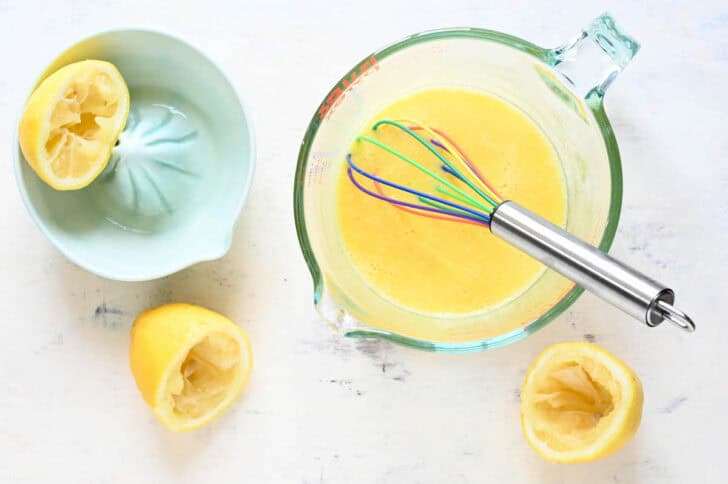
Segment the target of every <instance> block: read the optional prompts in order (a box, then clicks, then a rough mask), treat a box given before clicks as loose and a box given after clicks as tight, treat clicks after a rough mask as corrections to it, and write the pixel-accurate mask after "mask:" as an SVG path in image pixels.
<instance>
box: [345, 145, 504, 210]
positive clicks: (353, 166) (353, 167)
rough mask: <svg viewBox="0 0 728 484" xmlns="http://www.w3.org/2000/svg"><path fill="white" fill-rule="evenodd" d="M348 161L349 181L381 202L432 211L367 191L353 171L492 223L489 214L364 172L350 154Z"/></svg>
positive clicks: (347, 156) (347, 157)
mask: <svg viewBox="0 0 728 484" xmlns="http://www.w3.org/2000/svg"><path fill="white" fill-rule="evenodd" d="M346 161H347V163H348V164H349V170H348V175H349V179H350V180H351V181H352V182H353V183H354V185H355V186H356V187H357V188H358V189H359V190H361V191H363V192H365V193H366V194H367V195H371V196H374V197H375V198H378V199H380V200H385V201H389V202H390V203H395V204H396V205H402V206H406V207H410V208H416V209H421V210H427V211H431V210H430V209H429V207H423V206H421V205H417V204H411V203H409V202H403V201H401V200H397V199H394V198H391V197H386V196H384V197H382V196H380V195H378V194H376V193H374V192H372V191H371V190H367V189H365V188H364V187H363V186H362V185H361V184H360V183H359V182H357V181H356V178H355V177H354V174H353V172H352V170H353V171H355V172H357V173H358V174H360V175H362V176H363V177H365V178H368V179H370V180H372V181H374V182H377V183H380V184H382V185H385V186H388V187H390V188H394V189H395V190H399V191H402V192H406V193H409V194H411V195H415V196H416V197H422V198H424V199H426V200H429V201H433V202H436V203H440V204H442V205H445V206H447V207H450V208H451V209H455V210H457V211H459V212H465V213H467V217H468V219H475V220H477V221H480V222H485V223H488V222H490V216H489V215H488V214H484V213H481V212H478V211H476V210H472V209H470V208H468V207H465V206H462V205H458V204H457V203H453V202H450V201H448V200H445V199H443V198H440V197H435V196H433V195H428V194H427V193H423V192H420V191H418V190H414V189H412V188H409V187H405V186H402V185H399V184H397V183H394V182H391V181H388V180H385V179H383V178H380V177H378V176H376V175H374V174H371V173H368V172H366V171H364V170H362V169H361V168H359V167H358V166H357V165H356V164H354V162H353V161H352V159H351V153H348V154H347V155H346ZM438 213H445V214H448V215H453V216H460V217H462V216H465V215H462V214H460V213H452V212H446V211H444V210H441V209H438Z"/></svg>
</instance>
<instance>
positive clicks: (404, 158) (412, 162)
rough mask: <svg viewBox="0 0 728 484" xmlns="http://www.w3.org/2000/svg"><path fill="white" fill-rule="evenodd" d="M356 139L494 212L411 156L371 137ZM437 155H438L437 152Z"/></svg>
mask: <svg viewBox="0 0 728 484" xmlns="http://www.w3.org/2000/svg"><path fill="white" fill-rule="evenodd" d="M418 138H419V136H418ZM356 139H357V140H358V141H366V142H367V143H371V144H373V145H375V146H378V147H379V148H382V149H383V150H385V151H387V152H389V153H391V154H393V155H394V156H396V157H397V158H399V159H400V160H402V161H406V162H407V163H409V164H410V165H412V166H414V167H415V168H417V169H418V170H420V171H422V172H423V173H425V174H427V175H428V176H430V177H431V178H434V179H435V180H437V181H439V182H440V183H442V184H444V185H446V186H447V187H448V188H450V189H452V190H454V191H455V192H457V193H459V194H460V195H462V196H463V197H465V198H467V199H468V200H469V201H470V203H471V204H472V205H474V206H475V207H477V208H479V209H480V210H483V211H485V212H486V213H490V212H491V211H492V210H493V207H488V206H487V205H485V204H483V203H482V202H480V201H479V200H477V199H476V198H474V197H472V196H471V195H469V194H468V193H467V192H465V191H463V190H462V189H460V188H458V187H457V186H455V185H453V184H452V183H450V182H449V181H448V180H446V179H445V178H443V177H441V176H440V175H438V174H437V173H435V172H433V171H432V170H430V169H429V168H427V167H426V166H424V165H422V164H420V163H418V162H417V161H415V160H413V159H412V158H410V157H409V156H407V155H405V154H404V153H401V152H399V151H397V150H395V149H394V148H392V147H391V146H388V145H386V144H384V143H382V142H381V141H379V140H376V139H374V138H371V137H369V136H363V135H360V136H357V137H356ZM420 139H421V138H420ZM423 142H425V141H424V140H423ZM425 143H426V142H425ZM433 150H434V149H433ZM435 153H437V152H436V151H435ZM437 155H438V157H440V158H442V155H440V154H439V153H437ZM448 163H449V162H448ZM356 171H359V170H356ZM360 173H361V174H364V173H365V172H363V171H361V172H360Z"/></svg>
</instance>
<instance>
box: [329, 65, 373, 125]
mask: <svg viewBox="0 0 728 484" xmlns="http://www.w3.org/2000/svg"><path fill="white" fill-rule="evenodd" d="M371 69H379V65H378V64H377V59H375V58H374V56H372V57H370V58H368V59H367V60H365V61H364V62H362V63H361V64H359V65H358V66H356V67H355V68H354V69H353V70H352V71H351V72H350V73H349V75H348V76H347V77H346V78H344V80H343V81H341V82H340V83H339V84H338V85H337V86H336V87H335V88H334V89H333V90H332V91H331V92H330V93H329V95H328V96H327V97H326V99H325V100H324V102H322V103H321V106H320V107H319V110H318V117H319V121H321V120H322V119H324V118H326V117H328V116H330V115H331V114H332V113H333V112H334V110H335V109H336V106H338V105H339V104H340V103H341V101H342V100H343V99H344V98H345V97H346V94H347V93H348V92H349V91H351V89H352V88H353V87H354V85H355V84H356V83H358V82H359V81H360V80H361V79H362V78H363V77H364V76H366V75H367V74H368V73H369V71H370V70H371Z"/></svg>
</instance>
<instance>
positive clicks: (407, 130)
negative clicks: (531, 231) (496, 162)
mask: <svg viewBox="0 0 728 484" xmlns="http://www.w3.org/2000/svg"><path fill="white" fill-rule="evenodd" d="M383 124H384V125H390V126H394V127H395V128H398V129H400V130H402V131H404V132H405V133H407V134H408V135H410V136H411V137H413V138H414V139H415V140H417V141H418V142H419V143H420V144H421V145H422V146H424V147H425V148H427V149H428V150H429V151H430V152H431V153H432V154H434V155H435V156H437V158H438V159H439V160H440V161H441V162H442V163H444V164H445V165H446V166H447V167H448V168H450V169H451V170H452V171H454V172H457V173H460V171H459V170H458V169H457V168H456V167H455V165H453V164H452V162H451V161H450V160H448V159H447V158H445V157H444V156H443V155H442V154H441V153H440V152H439V151H438V150H437V149H436V148H435V147H433V145H431V144H430V143H428V142H427V141H426V140H425V139H424V138H422V137H421V136H420V135H418V134H417V133H415V132H414V131H412V130H411V129H410V128H408V127H407V126H405V125H403V124H402V123H399V122H397V121H392V120H389V119H382V120H379V121H377V122H376V123H374V125H373V126H372V130H374V131H376V130H377V128H378V127H379V126H381V125H383ZM422 129H424V130H429V128H425V127H423V128H422ZM430 132H431V133H432V134H433V135H435V136H437V134H436V133H434V132H432V131H431V130H430ZM428 134H429V133H428ZM365 138H366V141H369V140H372V138H369V137H366V136H359V137H357V139H365ZM375 144H377V145H378V146H380V147H382V148H385V147H386V148H385V149H387V151H390V153H391V152H392V149H391V148H390V147H389V146H387V145H384V144H383V143H375ZM394 151H396V150H394ZM393 154H394V153H393ZM415 163H416V162H415ZM466 166H467V164H466ZM427 171H428V172H429V173H428V174H429V175H430V176H433V177H435V179H438V181H442V178H441V177H439V175H436V174H434V173H433V172H432V171H430V170H427ZM461 179H462V181H463V182H464V183H465V184H466V185H467V186H468V187H470V189H471V190H473V191H474V192H475V193H477V194H478V195H479V196H480V197H481V198H483V199H484V200H485V201H486V202H488V203H489V204H490V205H491V207H490V208H488V209H486V210H487V211H492V209H493V208H495V207H497V206H498V202H497V201H495V200H493V199H492V198H491V197H490V196H489V195H487V194H486V193H485V192H484V191H483V190H481V189H480V188H479V187H477V186H476V185H475V184H474V183H473V182H472V181H471V180H470V179H469V178H467V177H465V176H463V177H462V178H461ZM445 183H446V184H447V185H448V186H450V188H454V189H455V190H456V191H458V192H459V193H461V194H462V195H464V196H469V195H468V194H466V193H465V192H463V191H462V190H460V189H458V188H456V187H455V186H454V185H452V184H450V183H449V182H445Z"/></svg>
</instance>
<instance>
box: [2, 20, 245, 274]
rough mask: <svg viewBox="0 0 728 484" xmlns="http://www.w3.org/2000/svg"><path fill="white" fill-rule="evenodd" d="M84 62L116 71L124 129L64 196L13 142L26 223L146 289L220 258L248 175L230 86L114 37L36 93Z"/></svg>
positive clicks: (73, 50) (67, 57) (164, 40)
mask: <svg viewBox="0 0 728 484" xmlns="http://www.w3.org/2000/svg"><path fill="white" fill-rule="evenodd" d="M84 59H100V60H106V61H109V62H112V63H113V64H115V65H116V66H117V67H118V69H119V70H120V71H121V73H122V75H123V76H124V79H125V80H126V83H127V84H128V86H129V92H130V95H131V109H130V112H129V118H128V120H127V124H126V128H125V129H124V132H123V133H122V135H121V137H120V138H119V143H118V144H117V146H116V147H115V148H114V150H113V153H112V156H111V159H110V161H109V164H108V166H107V167H106V169H105V170H104V172H103V173H102V174H101V175H100V176H99V177H98V178H97V179H96V180H95V181H94V182H93V183H92V184H91V185H89V186H88V187H86V188H84V189H81V190H77V191H72V192H61V191H56V190H54V189H52V188H51V187H49V186H48V185H46V184H45V183H43V182H42V181H41V180H40V178H38V176H37V175H36V174H35V172H33V170H32V169H31V168H30V166H29V165H28V163H27V162H26V161H25V159H24V158H23V154H22V153H21V151H20V147H19V145H18V143H17V136H16V142H15V144H14V148H13V151H14V164H15V167H14V168H15V175H16V178H17V181H18V186H19V188H20V193H21V195H22V197H23V201H24V202H25V205H26V206H27V208H28V210H29V212H30V214H31V216H32V217H33V220H34V221H35V223H36V224H37V225H38V227H40V229H41V230H42V231H43V233H44V234H45V235H46V236H47V237H48V239H49V240H50V241H51V242H52V243H53V244H54V245H55V246H56V247H57V248H58V249H59V250H60V251H61V252H62V253H63V254H65V255H66V257H68V258H69V259H70V260H72V261H73V262H75V263H76V264H78V265H79V266H81V267H83V268H84V269H86V270H88V271H90V272H93V273H95V274H98V275H100V276H103V277H106V278H109V279H116V280H124V281H141V280H149V279H155V278H158V277H162V276H165V275H168V274H171V273H173V272H176V271H178V270H180V269H183V268H185V267H187V266H190V265H192V264H195V263H197V262H201V261H205V260H212V259H217V258H220V257H222V256H223V255H225V253H226V252H227V251H228V249H229V248H230V245H231V242H232V236H233V230H234V225H235V222H236V220H237V218H238V215H239V213H240V210H241V208H242V206H243V203H244V202H245V198H246V196H247V194H248V191H249V188H250V185H251V182H252V178H253V170H254V164H255V148H254V137H253V128H252V125H251V120H250V118H249V117H248V115H247V113H246V109H245V107H244V105H243V102H242V100H241V98H240V95H239V94H238V92H237V91H236V89H235V88H234V87H233V85H232V83H231V82H230V80H229V79H228V78H227V77H226V76H225V74H224V73H223V72H222V71H221V69H220V68H219V67H218V66H216V65H215V64H214V63H213V62H212V61H211V60H210V59H209V58H208V57H206V56H205V55H204V54H202V53H201V52H200V51H199V50H198V49H196V48H194V47H192V46H190V45H189V44H187V43H186V42H183V41H181V40H179V39H177V38H175V37H172V36H170V35H167V34H164V33H160V32H155V31H148V30H115V31H109V32H103V33H100V34H97V35H94V36H92V37H89V38H87V39H85V40H82V41H81V42H78V43H77V44H75V45H73V46H72V47H70V48H69V49H67V50H66V51H65V52H63V53H62V54H61V55H60V56H59V57H58V58H56V59H55V60H54V61H53V62H52V63H51V65H50V66H48V68H47V69H46V71H45V72H44V73H43V74H42V75H41V76H40V77H39V79H38V83H40V82H41V81H42V80H43V79H44V78H45V77H47V76H48V75H50V74H51V73H53V72H54V71H56V70H57V69H59V68H60V67H63V66H64V65H67V64H70V63H72V62H76V61H79V60H84ZM36 85H37V84H36Z"/></svg>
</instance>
